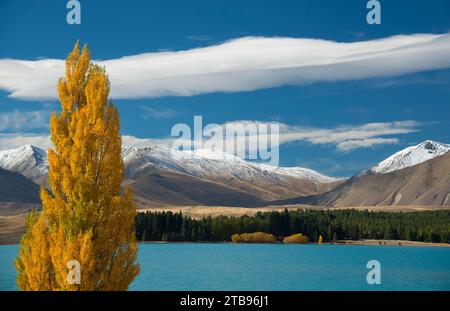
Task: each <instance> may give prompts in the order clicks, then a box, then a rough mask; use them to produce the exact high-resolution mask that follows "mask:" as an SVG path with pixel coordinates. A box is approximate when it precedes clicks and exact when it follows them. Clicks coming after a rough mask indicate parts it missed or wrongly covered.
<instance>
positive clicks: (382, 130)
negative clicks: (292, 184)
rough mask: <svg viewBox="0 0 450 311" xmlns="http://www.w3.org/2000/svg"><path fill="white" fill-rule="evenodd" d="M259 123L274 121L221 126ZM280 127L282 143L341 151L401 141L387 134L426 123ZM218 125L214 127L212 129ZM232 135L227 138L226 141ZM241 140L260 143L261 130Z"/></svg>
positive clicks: (252, 144) (283, 125)
mask: <svg viewBox="0 0 450 311" xmlns="http://www.w3.org/2000/svg"><path fill="white" fill-rule="evenodd" d="M248 124H256V125H257V126H259V125H262V126H268V125H270V124H274V123H270V122H260V121H233V122H228V123H225V124H222V125H218V127H220V128H222V131H223V132H225V128H226V127H227V125H228V126H230V127H231V128H233V127H234V126H237V125H244V127H245V126H246V125H248ZM275 124H277V125H278V126H279V144H280V145H283V144H288V143H294V142H301V141H303V142H308V143H310V144H313V145H335V146H336V149H337V150H338V151H342V152H348V151H351V150H354V149H359V148H369V147H373V146H375V145H382V144H397V143H398V142H399V140H398V138H394V137H389V138H383V136H392V135H401V134H408V133H414V132H418V131H419V129H418V128H419V127H420V126H421V125H423V124H421V123H419V122H417V121H413V120H408V121H394V122H379V123H367V124H363V125H356V126H355V125H342V126H338V127H335V128H317V127H301V126H291V125H287V124H284V123H279V122H275ZM213 129H214V128H212V129H210V131H209V132H212V131H213ZM226 139H228V138H225V140H226ZM234 139H236V140H237V141H240V142H241V144H240V145H242V141H247V142H250V141H252V142H253V143H248V146H257V143H256V142H257V141H258V140H259V137H258V132H256V131H250V132H247V133H246V136H241V137H235V138H234Z"/></svg>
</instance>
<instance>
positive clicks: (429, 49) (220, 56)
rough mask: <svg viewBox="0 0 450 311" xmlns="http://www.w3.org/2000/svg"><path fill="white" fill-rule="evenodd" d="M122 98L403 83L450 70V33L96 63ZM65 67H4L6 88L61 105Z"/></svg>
mask: <svg viewBox="0 0 450 311" xmlns="http://www.w3.org/2000/svg"><path fill="white" fill-rule="evenodd" d="M96 63H98V64H100V65H102V66H105V67H106V70H107V72H108V74H109V77H110V80H111V84H112V87H111V97H112V98H115V99H131V98H151V97H162V96H192V95H196V94H202V93H212V92H238V91H252V90H256V89H263V88H270V87H277V86H282V85H302V84H308V83H317V82H322V81H345V80H357V79H366V78H377V77H388V76H398V75H404V74H410V73H414V72H420V71H426V70H435V69H443V68H449V67H450V34H440V35H435V34H414V35H401V36H393V37H389V38H384V39H378V40H371V41H359V42H351V43H341V42H334V41H326V40H321V39H299V38H277V37H275V38H266V37H244V38H240V39H236V40H231V41H228V42H225V43H222V44H218V45H213V46H209V47H204V48H196V49H191V50H184V51H175V52H158V53H144V54H139V55H133V56H126V57H122V58H118V59H111V60H102V61H96ZM63 74H64V61H63V60H59V59H40V60H35V61H25V60H16V59H1V60H0V89H3V90H5V91H7V92H8V93H9V96H11V97H14V98H19V99H35V100H44V99H54V98H56V81H57V79H58V78H59V77H61V76H63Z"/></svg>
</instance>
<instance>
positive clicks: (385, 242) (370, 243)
mask: <svg viewBox="0 0 450 311" xmlns="http://www.w3.org/2000/svg"><path fill="white" fill-rule="evenodd" d="M327 244H334V245H364V246H406V247H411V246H416V247H450V244H449V243H433V242H421V241H408V240H370V239H363V240H338V241H337V242H335V243H327Z"/></svg>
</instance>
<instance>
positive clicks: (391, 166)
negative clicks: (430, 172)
mask: <svg viewBox="0 0 450 311" xmlns="http://www.w3.org/2000/svg"><path fill="white" fill-rule="evenodd" d="M449 151H450V145H446V144H442V143H439V142H435V141H431V140H426V141H424V142H422V143H420V144H418V145H416V146H411V147H408V148H405V149H403V150H400V151H399V152H397V153H394V154H393V155H391V156H390V157H389V158H387V159H385V160H383V161H381V162H380V163H378V164H377V165H375V166H374V167H372V168H371V169H369V171H368V173H370V174H385V173H389V172H393V171H397V170H401V169H403V168H406V167H410V166H413V165H417V164H420V163H422V162H425V161H427V160H430V159H433V158H435V157H438V156H441V155H443V154H445V153H447V152H449Z"/></svg>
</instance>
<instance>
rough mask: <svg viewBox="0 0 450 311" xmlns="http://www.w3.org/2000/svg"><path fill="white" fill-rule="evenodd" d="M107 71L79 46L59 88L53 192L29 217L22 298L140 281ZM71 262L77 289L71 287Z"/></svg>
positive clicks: (19, 262) (53, 124) (21, 259)
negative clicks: (27, 294) (29, 294)
mask: <svg viewBox="0 0 450 311" xmlns="http://www.w3.org/2000/svg"><path fill="white" fill-rule="evenodd" d="M109 89H110V84H109V80H108V77H107V75H106V72H105V69H104V68H102V67H99V66H98V65H94V64H91V62H90V52H89V50H88V48H87V46H85V47H83V49H82V50H81V51H80V48H79V45H78V42H77V43H76V44H75V47H74V49H73V51H72V53H70V54H69V56H68V57H67V59H66V76H65V78H61V79H60V80H59V81H58V97H59V100H60V101H61V108H62V109H61V112H60V114H59V115H58V114H56V113H54V114H53V115H52V118H51V121H50V130H51V138H52V142H53V144H54V149H49V151H48V158H49V164H50V170H49V176H48V184H49V186H50V189H51V191H50V192H49V191H47V190H46V189H45V188H44V187H42V188H41V199H42V212H41V213H40V214H38V213H37V212H33V213H31V214H30V216H29V217H28V229H27V232H26V234H25V235H24V237H23V238H22V241H21V246H20V250H19V256H18V257H17V259H16V268H17V270H18V275H17V284H18V286H19V288H20V289H22V290H126V289H127V288H128V285H129V284H130V283H131V281H132V280H133V279H134V278H135V277H136V275H137V274H138V273H139V266H138V265H137V264H136V255H137V243H136V237H135V228H134V217H135V212H136V208H135V206H134V204H133V195H132V192H131V191H130V190H129V189H128V188H125V189H124V190H121V183H122V180H123V171H124V164H123V160H122V157H121V144H122V142H121V137H120V133H119V115H118V112H117V110H116V108H115V107H114V106H113V104H112V102H111V101H110V102H109V103H108V95H109ZM71 260H77V261H78V262H79V263H80V268H81V269H80V272H81V273H80V276H81V277H80V284H69V283H70V282H67V274H68V266H67V263H68V262H69V261H71Z"/></svg>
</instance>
